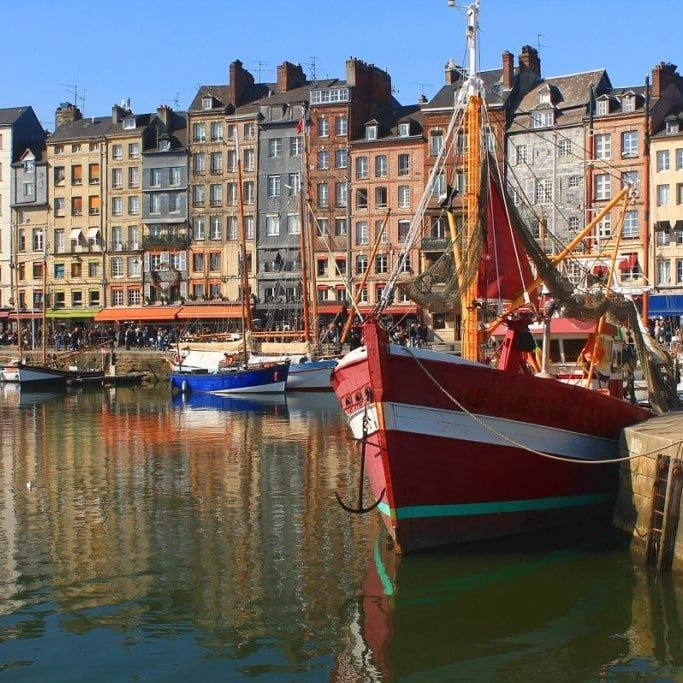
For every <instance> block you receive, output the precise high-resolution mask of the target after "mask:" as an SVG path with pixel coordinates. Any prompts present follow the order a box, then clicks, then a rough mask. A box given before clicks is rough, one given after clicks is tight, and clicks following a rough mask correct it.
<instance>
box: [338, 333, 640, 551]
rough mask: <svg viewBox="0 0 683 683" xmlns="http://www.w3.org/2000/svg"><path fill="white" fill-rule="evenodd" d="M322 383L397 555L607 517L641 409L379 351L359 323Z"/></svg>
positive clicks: (472, 366) (442, 357)
mask: <svg viewBox="0 0 683 683" xmlns="http://www.w3.org/2000/svg"><path fill="white" fill-rule="evenodd" d="M365 337H366V346H365V347H363V348H361V349H359V350H357V351H355V352H353V353H351V354H349V355H348V356H347V357H346V358H345V359H344V360H342V361H341V362H340V364H339V366H338V367H337V368H336V370H335V371H334V373H333V377H332V385H333V388H334V390H335V392H336V394H337V397H338V399H339V400H340V402H341V405H342V407H343V409H344V411H345V412H346V415H347V417H348V419H349V423H350V426H351V428H352V431H353V433H354V437H355V438H357V439H363V438H364V440H365V466H366V469H367V473H368V476H369V480H370V484H371V488H372V493H373V496H374V499H375V500H379V501H380V502H379V506H378V507H379V510H380V513H381V515H382V518H383V520H384V523H385V525H386V527H387V529H388V531H389V533H390V534H391V535H392V537H393V539H394V541H395V543H396V545H397V549H398V550H399V552H410V551H413V550H418V549H422V548H430V547H435V546H441V545H449V544H452V543H459V542H469V541H477V540H482V539H487V538H493V537H499V536H507V535H511V534H518V533H524V532H528V531H534V530H537V529H541V528H547V527H550V526H555V525H560V524H563V523H565V522H575V521H576V520H577V519H581V518H582V517H593V516H596V515H600V514H603V513H604V514H608V512H609V510H611V505H612V503H613V500H614V497H615V495H616V489H617V484H618V470H617V465H616V464H615V463H614V460H615V458H617V457H618V455H619V435H620V431H621V429H622V428H623V427H625V426H627V425H629V424H634V423H636V422H639V421H641V420H643V419H645V418H646V417H648V415H649V413H648V411H646V410H644V409H642V408H640V407H638V406H632V405H630V404H628V403H626V402H625V401H621V400H619V399H615V398H612V397H610V396H606V395H604V394H602V393H599V392H596V391H590V390H587V389H583V388H581V387H575V386H572V385H567V384H564V383H562V382H558V381H556V380H554V379H551V378H545V379H540V378H536V377H533V376H531V375H525V374H519V373H508V372H503V371H500V370H494V369H492V368H489V367H488V366H485V365H481V364H478V363H472V362H469V361H466V360H463V359H461V358H458V357H455V356H449V355H448V354H441V353H435V352H432V351H427V350H422V349H405V348H404V347H401V346H394V345H389V344H388V343H387V342H386V337H385V335H384V333H383V331H382V330H380V329H379V328H377V327H376V326H374V325H366V327H365Z"/></svg>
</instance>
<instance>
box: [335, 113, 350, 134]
mask: <svg viewBox="0 0 683 683" xmlns="http://www.w3.org/2000/svg"><path fill="white" fill-rule="evenodd" d="M348 128H349V126H348V121H347V118H346V116H344V115H341V116H337V117H336V118H335V120H334V132H335V135H347V133H348Z"/></svg>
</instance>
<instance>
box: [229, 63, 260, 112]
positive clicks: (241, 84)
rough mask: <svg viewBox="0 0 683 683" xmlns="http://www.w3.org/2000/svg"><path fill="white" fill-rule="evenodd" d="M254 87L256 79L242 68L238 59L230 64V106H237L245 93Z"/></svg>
mask: <svg viewBox="0 0 683 683" xmlns="http://www.w3.org/2000/svg"><path fill="white" fill-rule="evenodd" d="M250 85H254V77H253V76H252V75H251V74H250V73H249V72H248V71H247V70H246V69H244V68H243V67H242V62H240V60H239V59H236V60H235V61H234V62H232V63H231V64H230V81H229V82H228V99H229V100H230V104H232V105H233V106H235V107H236V106H237V105H238V104H239V102H240V99H241V98H242V95H243V94H244V91H245V90H246V89H247V88H248V87H249V86H250Z"/></svg>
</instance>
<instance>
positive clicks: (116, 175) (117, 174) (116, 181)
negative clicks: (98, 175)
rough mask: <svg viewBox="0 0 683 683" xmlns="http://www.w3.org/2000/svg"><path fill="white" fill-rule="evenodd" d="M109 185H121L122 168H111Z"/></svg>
mask: <svg viewBox="0 0 683 683" xmlns="http://www.w3.org/2000/svg"><path fill="white" fill-rule="evenodd" d="M111 186H112V187H113V188H115V189H120V188H122V187H123V169H122V168H113V169H112V170H111Z"/></svg>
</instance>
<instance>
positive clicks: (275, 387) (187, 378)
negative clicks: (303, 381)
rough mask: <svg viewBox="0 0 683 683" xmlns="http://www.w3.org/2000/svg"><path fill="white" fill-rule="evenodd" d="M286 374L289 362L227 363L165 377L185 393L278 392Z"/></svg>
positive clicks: (223, 394)
mask: <svg viewBox="0 0 683 683" xmlns="http://www.w3.org/2000/svg"><path fill="white" fill-rule="evenodd" d="M288 374H289V362H284V363H267V364H265V365H261V366H254V367H247V368H243V367H227V368H221V369H218V370H215V371H208V370H191V371H188V372H172V373H171V374H170V375H169V379H170V381H171V390H174V391H180V392H182V393H186V394H187V393H190V394H192V393H203V394H215V395H217V396H228V395H230V394H265V393H276V394H280V393H283V392H284V390H285V385H286V383H287V375H288Z"/></svg>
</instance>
